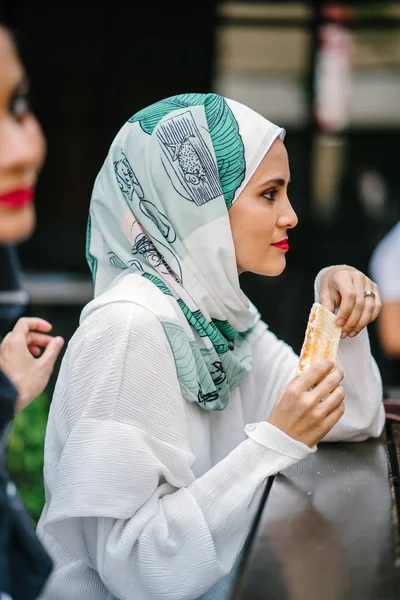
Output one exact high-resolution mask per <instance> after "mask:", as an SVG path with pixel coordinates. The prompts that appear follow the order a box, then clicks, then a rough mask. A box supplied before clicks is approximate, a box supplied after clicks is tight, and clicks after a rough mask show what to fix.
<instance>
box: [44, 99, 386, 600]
mask: <svg viewBox="0 0 400 600" xmlns="http://www.w3.org/2000/svg"><path fill="white" fill-rule="evenodd" d="M283 139H284V130H283V129H281V128H280V127H277V126H276V125H274V124H272V123H270V122H269V121H267V120H266V119H265V118H263V117H261V116H260V115H258V114H256V113H255V112H253V111H252V110H250V109H249V108H247V107H245V106H243V105H241V104H239V103H237V102H234V101H232V100H228V99H225V98H223V97H221V96H218V95H216V94H207V95H205V94H183V95H180V96H175V97H173V98H169V99H166V100H162V101H160V102H158V103H156V104H154V105H152V106H150V107H148V108H146V109H144V110H142V111H140V112H139V113H137V114H136V115H134V116H133V117H132V118H131V119H130V120H129V122H128V123H126V124H125V125H124V126H123V128H122V129H121V131H120V132H119V134H118V135H117V137H116V139H115V140H114V142H113V144H112V146H111V149H110V151H109V154H108V156H107V158H106V161H105V163H104V165H103V167H102V169H101V171H100V173H99V175H98V178H97V180H96V183H95V186H94V190H93V195H92V201H91V207H90V218H89V222H88V237H87V259H88V262H89V265H90V268H91V271H92V274H93V277H94V281H95V298H94V300H93V301H92V302H90V303H89V304H88V305H87V306H86V307H85V309H84V310H83V312H82V315H81V321H80V326H79V328H78V330H77V331H76V333H75V335H74V336H73V338H72V340H71V342H70V344H69V347H68V350H67V352H66V354H65V357H64V360H63V364H62V367H61V371H60V375H59V379H58V382H57V385H56V390H55V395H54V398H53V402H52V406H51V410H50V416H49V423H48V429H47V435H46V450H45V485H46V505H45V508H44V511H43V514H42V516H41V519H40V523H39V527H38V531H39V534H40V536H41V538H42V539H43V541H44V544H45V546H46V547H47V549H48V551H49V553H50V554H51V556H52V558H53V560H54V563H55V571H54V574H53V575H52V577H51V578H50V581H49V584H48V585H47V586H46V588H45V591H44V593H43V596H42V598H43V599H45V600H56V599H60V600H61V599H62V600H69V599H71V600H72V599H74V600H77V599H85V600H106V599H107V600H111V599H114V598H118V599H121V600H122V599H123V600H128V599H129V600H133V599H134V600H153V599H158V598H163V599H171V600H172V599H173V600H189V599H195V598H200V597H201V598H222V597H225V596H226V594H227V587H224V586H225V584H226V582H227V579H229V574H231V575H232V573H233V572H234V570H233V567H234V565H235V563H236V562H237V559H238V557H239V554H240V551H241V549H242V547H243V544H244V542H245V540H246V537H247V535H248V533H249V530H250V527H251V524H252V521H253V518H254V515H255V512H256V510H257V506H258V503H259V500H260V497H261V494H262V490H263V483H264V482H265V480H266V478H267V477H268V476H269V475H273V474H275V473H277V472H279V471H280V470H282V469H285V468H286V467H288V466H290V465H292V464H294V463H296V462H298V461H300V460H301V459H303V458H305V457H307V456H308V455H309V454H311V453H312V452H316V451H317V447H316V444H317V443H318V442H319V441H320V440H322V439H325V440H330V441H333V440H350V441H357V440H362V439H366V438H367V437H369V436H378V435H379V434H380V433H381V431H382V428H383V423H384V413H383V408H382V404H381V397H382V389H381V380H380V375H379V371H378V369H377V366H376V364H375V362H374V360H373V358H372V356H371V353H370V347H369V341H368V334H367V331H366V325H367V324H368V323H369V322H371V321H372V320H373V319H375V318H376V316H377V314H378V313H379V308H380V299H379V293H378V289H377V287H376V285H375V284H374V283H373V282H372V281H371V280H370V279H368V277H366V276H365V275H363V274H362V273H360V272H359V271H357V270H356V269H353V268H352V267H347V266H336V267H331V268H328V269H325V270H323V271H322V272H321V273H320V274H319V275H318V277H317V279H316V285H315V295H316V300H319V301H320V302H321V303H323V304H324V305H325V306H326V307H327V308H328V309H330V310H332V311H335V310H336V309H338V313H337V317H336V319H337V322H338V324H339V325H341V324H343V325H344V329H343V334H342V335H343V339H342V340H341V343H340V350H339V366H340V367H341V369H343V371H344V380H343V386H342V385H340V384H341V382H342V379H343V373H342V371H341V370H340V369H335V370H333V371H332V372H330V371H331V369H332V366H333V365H332V364H331V363H329V362H323V363H319V364H317V365H315V366H313V367H311V368H310V369H309V370H308V371H307V372H305V373H304V374H303V375H301V376H300V377H295V375H296V369H297V365H298V357H297V356H296V355H295V353H294V352H293V351H292V349H291V348H290V347H288V346H287V345H286V344H284V343H283V342H281V341H279V340H278V339H277V338H276V337H275V336H274V335H273V334H272V333H271V332H270V331H269V330H268V328H267V326H266V325H265V324H264V323H263V322H262V321H261V320H260V316H259V314H258V312H257V310H256V308H255V307H254V306H253V305H252V304H251V303H250V301H249V300H248V299H247V298H246V297H245V295H244V294H243V292H242V291H241V289H240V284H239V278H238V275H239V274H240V273H242V272H244V271H252V272H255V273H260V274H264V275H269V276H274V275H278V274H279V273H281V272H282V271H283V269H284V268H285V253H286V251H287V250H288V231H290V229H291V228H293V227H295V226H296V224H297V217H296V214H295V212H294V210H293V208H292V207H291V205H290V203H289V199H288V197H287V185H288V183H289V179H290V173H289V166H288V159H287V153H286V149H285V147H284V145H283ZM364 292H368V293H367V294H366V295H365V294H364ZM322 400H324V401H323V402H321V401H322ZM344 408H346V410H344Z"/></svg>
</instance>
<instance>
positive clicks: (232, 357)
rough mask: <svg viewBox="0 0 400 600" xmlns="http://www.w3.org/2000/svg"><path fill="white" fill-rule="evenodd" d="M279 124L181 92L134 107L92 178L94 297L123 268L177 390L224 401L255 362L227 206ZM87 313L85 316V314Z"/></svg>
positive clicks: (219, 405) (192, 397) (207, 403)
mask: <svg viewBox="0 0 400 600" xmlns="http://www.w3.org/2000/svg"><path fill="white" fill-rule="evenodd" d="M284 134H285V132H284V130H283V129H281V128H280V127H277V126H276V125H274V124H273V123H270V122H269V121H267V120H266V119H265V118H264V117H262V116H260V115H259V114H257V113H255V112H254V111H252V110H251V109H249V108H247V107H246V106H243V105H242V104H239V103H238V102H234V101H232V100H228V99H226V98H223V97H221V96H218V95H217V94H182V95H179V96H174V97H172V98H167V99H165V100H161V101H160V102H157V103H156V104H153V105H151V106H149V107H147V108H145V109H144V110H141V111H140V112H138V113H136V114H135V115H134V116H133V117H132V118H131V119H129V121H128V122H127V123H126V124H125V125H124V126H123V127H122V129H121V130H120V132H119V133H118V135H117V137H116V138H115V140H114V142H113V143H112V145H111V148H110V151H109V154H108V156H107V158H106V160H105V163H104V165H103V167H102V169H101V171H100V173H99V175H98V177H97V179H96V182H95V185H94V190H93V194H92V199H91V205H90V214H89V221H88V231H87V249H86V257H87V261H88V264H89V266H90V269H91V272H92V275H93V279H94V282H95V296H98V295H99V294H102V293H103V292H104V291H106V290H107V289H108V288H110V286H113V285H114V283H115V280H116V278H117V277H121V276H123V275H121V271H124V274H125V273H126V272H129V273H132V274H134V275H136V276H137V284H135V286H134V287H133V288H132V301H134V302H136V303H138V304H141V305H143V306H145V307H146V308H148V309H150V310H151V311H152V312H153V313H155V314H156V315H157V317H158V318H159V320H160V321H161V323H162V325H163V327H164V331H165V334H166V336H167V338H168V340H169V343H170V346H171V349H172V352H173V355H174V359H175V365H176V369H177V375H178V378H179V382H180V386H181V390H182V395H183V397H184V398H185V399H186V400H187V401H189V402H196V403H197V404H198V405H199V406H200V407H201V408H202V409H204V410H221V409H223V408H225V406H226V405H227V403H228V400H229V390H230V389H233V388H234V387H235V386H236V385H238V384H239V383H241V381H242V380H243V379H244V377H245V376H246V374H247V373H248V372H249V371H250V370H251V350H250V345H249V343H248V342H247V340H246V338H247V335H248V334H249V332H250V331H251V330H252V329H253V328H254V326H255V324H256V322H257V320H258V319H259V315H258V313H257V311H256V310H255V308H254V307H253V306H252V305H251V303H250V302H249V300H248V299H247V298H246V296H245V295H244V294H243V292H242V291H241V289H240V285H239V278H238V273H237V266H236V260H235V248H234V244H233V239H232V234H231V229H230V223H229V217H228V210H229V208H230V207H231V206H232V204H233V203H234V202H235V200H236V199H237V198H238V196H239V194H240V192H241V191H242V190H243V188H244V187H245V185H246V184H247V183H248V181H249V179H250V178H251V176H252V175H253V173H254V172H255V170H256V169H257V167H258V165H259V164H260V162H261V160H262V159H263V157H264V156H265V154H266V152H268V150H269V148H270V147H271V145H272V143H273V142H274V140H275V139H276V138H277V137H279V138H280V139H282V140H283V138H284ZM83 316H84V314H83Z"/></svg>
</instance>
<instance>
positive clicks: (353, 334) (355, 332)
mask: <svg viewBox="0 0 400 600" xmlns="http://www.w3.org/2000/svg"><path fill="white" fill-rule="evenodd" d="M356 335H357V331H352V332H351V333H349V337H354V336H356Z"/></svg>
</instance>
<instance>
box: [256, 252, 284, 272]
mask: <svg viewBox="0 0 400 600" xmlns="http://www.w3.org/2000/svg"><path fill="white" fill-rule="evenodd" d="M285 268H286V258H285V256H283V257H282V259H281V260H274V261H268V263H265V264H262V265H257V269H256V270H254V271H253V273H256V274H257V275H265V276H266V277H277V276H278V275H281V274H282V273H283V271H284V270H285Z"/></svg>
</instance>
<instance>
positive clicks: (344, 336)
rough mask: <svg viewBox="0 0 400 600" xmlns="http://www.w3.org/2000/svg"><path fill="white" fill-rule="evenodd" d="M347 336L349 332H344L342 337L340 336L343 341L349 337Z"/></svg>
mask: <svg viewBox="0 0 400 600" xmlns="http://www.w3.org/2000/svg"><path fill="white" fill-rule="evenodd" d="M347 335H348V334H347V331H342V334H341V336H340V337H341V338H342V340H344V338H346V337H347Z"/></svg>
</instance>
